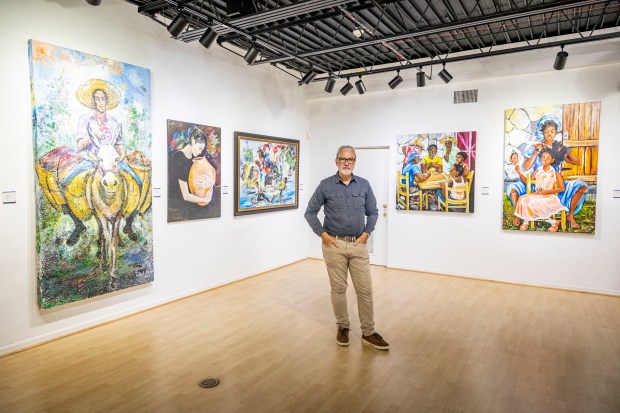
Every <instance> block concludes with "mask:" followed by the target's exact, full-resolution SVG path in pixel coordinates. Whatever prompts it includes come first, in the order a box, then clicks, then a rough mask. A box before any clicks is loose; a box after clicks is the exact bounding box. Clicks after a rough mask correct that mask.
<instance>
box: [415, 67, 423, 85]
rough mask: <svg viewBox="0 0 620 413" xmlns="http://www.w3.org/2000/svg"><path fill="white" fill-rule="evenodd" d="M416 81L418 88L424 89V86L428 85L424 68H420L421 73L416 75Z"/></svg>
mask: <svg viewBox="0 0 620 413" xmlns="http://www.w3.org/2000/svg"><path fill="white" fill-rule="evenodd" d="M415 80H416V83H417V84H418V87H424V85H426V74H425V73H424V72H423V71H422V66H420V71H419V72H418V73H416V74H415Z"/></svg>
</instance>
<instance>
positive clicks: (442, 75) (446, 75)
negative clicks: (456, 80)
mask: <svg viewBox="0 0 620 413" xmlns="http://www.w3.org/2000/svg"><path fill="white" fill-rule="evenodd" d="M438 75H439V77H440V78H441V80H443V82H444V83H450V81H451V80H452V75H451V74H450V73H448V71H447V70H446V64H445V63H444V64H443V69H441V72H439V73H438Z"/></svg>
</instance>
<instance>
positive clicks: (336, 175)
mask: <svg viewBox="0 0 620 413" xmlns="http://www.w3.org/2000/svg"><path fill="white" fill-rule="evenodd" d="M334 178H336V183H337V184H340V183H341V184H343V185H344V182H342V179H340V176H338V172H336V174H335V175H334ZM351 182H356V181H355V175H353V174H351Z"/></svg>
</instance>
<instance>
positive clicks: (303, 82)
mask: <svg viewBox="0 0 620 413" xmlns="http://www.w3.org/2000/svg"><path fill="white" fill-rule="evenodd" d="M315 77H316V72H315V71H314V70H312V69H310V70H309V71H308V73H306V74H305V75H304V77H302V78H301V81H300V82H299V84H300V85H307V84H308V83H310V82H312V79H314V78H315Z"/></svg>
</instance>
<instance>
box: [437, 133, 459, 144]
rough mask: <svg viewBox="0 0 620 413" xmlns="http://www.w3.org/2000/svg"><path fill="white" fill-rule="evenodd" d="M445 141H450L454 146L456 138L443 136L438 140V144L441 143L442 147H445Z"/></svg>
mask: <svg viewBox="0 0 620 413" xmlns="http://www.w3.org/2000/svg"><path fill="white" fill-rule="evenodd" d="M446 141H451V142H452V143H453V144H455V143H456V138H455V137H454V136H450V135H448V136H445V137H443V138H441V139H439V143H441V144H442V145H445V144H446Z"/></svg>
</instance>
